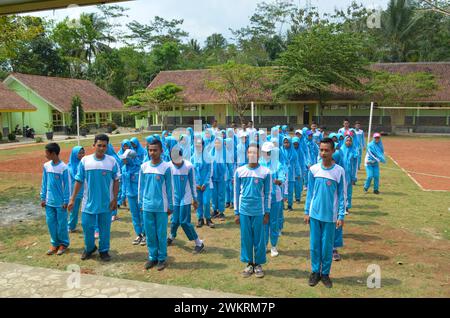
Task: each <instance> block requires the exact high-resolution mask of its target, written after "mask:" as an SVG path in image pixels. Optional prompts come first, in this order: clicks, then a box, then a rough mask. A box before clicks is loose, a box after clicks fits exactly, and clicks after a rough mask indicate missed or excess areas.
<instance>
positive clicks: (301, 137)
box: [295, 129, 308, 185]
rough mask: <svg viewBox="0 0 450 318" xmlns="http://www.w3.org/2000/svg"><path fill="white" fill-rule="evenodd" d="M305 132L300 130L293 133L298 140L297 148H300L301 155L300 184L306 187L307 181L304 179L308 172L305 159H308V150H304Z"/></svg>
mask: <svg viewBox="0 0 450 318" xmlns="http://www.w3.org/2000/svg"><path fill="white" fill-rule="evenodd" d="M306 130H308V129H306ZM306 130H305V131H304V130H301V129H297V130H296V131H295V136H296V137H297V138H298V139H299V140H300V142H299V147H300V151H301V154H302V156H303V166H302V167H301V168H302V170H301V171H300V172H301V174H302V184H303V185H306V183H307V182H308V180H307V179H306V175H307V172H308V166H307V165H306V161H307V160H306V159H307V157H308V150H307V148H306V135H305V133H306ZM304 135H305V136H304Z"/></svg>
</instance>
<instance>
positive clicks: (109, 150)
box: [96, 139, 133, 228]
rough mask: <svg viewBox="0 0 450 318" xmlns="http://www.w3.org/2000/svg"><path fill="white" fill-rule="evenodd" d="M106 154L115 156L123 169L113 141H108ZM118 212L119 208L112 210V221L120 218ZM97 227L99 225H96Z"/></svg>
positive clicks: (120, 191)
mask: <svg viewBox="0 0 450 318" xmlns="http://www.w3.org/2000/svg"><path fill="white" fill-rule="evenodd" d="M132 140H133V139H132ZM131 142H132V141H131ZM106 154H107V155H109V156H112V157H114V159H115V160H116V162H117V164H118V165H119V167H120V169H122V166H123V162H122V160H121V159H120V158H119V156H118V155H117V153H116V152H115V150H114V147H113V145H112V144H111V143H108V147H107V149H106ZM121 196H122V186H121V185H119V195H118V197H119V198H120V197H121ZM117 212H118V210H117V209H116V210H114V211H112V217H111V221H112V222H114V221H116V220H118V219H119V217H118V216H117ZM96 228H97V227H96Z"/></svg>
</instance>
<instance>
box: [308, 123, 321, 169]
mask: <svg viewBox="0 0 450 318" xmlns="http://www.w3.org/2000/svg"><path fill="white" fill-rule="evenodd" d="M306 149H307V154H308V156H307V159H306V165H307V167H308V169H309V168H310V167H311V166H313V165H315V164H316V163H317V160H318V156H319V146H318V145H317V144H316V143H315V141H314V138H313V132H312V131H311V130H308V131H307V132H306Z"/></svg>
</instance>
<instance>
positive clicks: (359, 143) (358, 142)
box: [354, 121, 366, 170]
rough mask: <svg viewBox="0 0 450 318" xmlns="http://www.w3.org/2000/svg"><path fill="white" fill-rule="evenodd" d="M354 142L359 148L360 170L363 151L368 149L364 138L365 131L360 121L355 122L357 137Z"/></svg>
mask: <svg viewBox="0 0 450 318" xmlns="http://www.w3.org/2000/svg"><path fill="white" fill-rule="evenodd" d="M354 139H355V140H354V142H355V143H356V145H357V149H358V170H360V169H361V161H362V154H363V151H364V150H365V149H366V141H365V139H364V131H363V130H362V129H361V123H360V122H359V121H356V122H355V137H354Z"/></svg>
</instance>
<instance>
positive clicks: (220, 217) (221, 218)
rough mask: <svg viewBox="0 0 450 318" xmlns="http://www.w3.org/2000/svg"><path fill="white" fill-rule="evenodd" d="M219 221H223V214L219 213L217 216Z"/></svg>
mask: <svg viewBox="0 0 450 318" xmlns="http://www.w3.org/2000/svg"><path fill="white" fill-rule="evenodd" d="M219 220H220V221H225V214H223V213H220V214H219Z"/></svg>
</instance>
